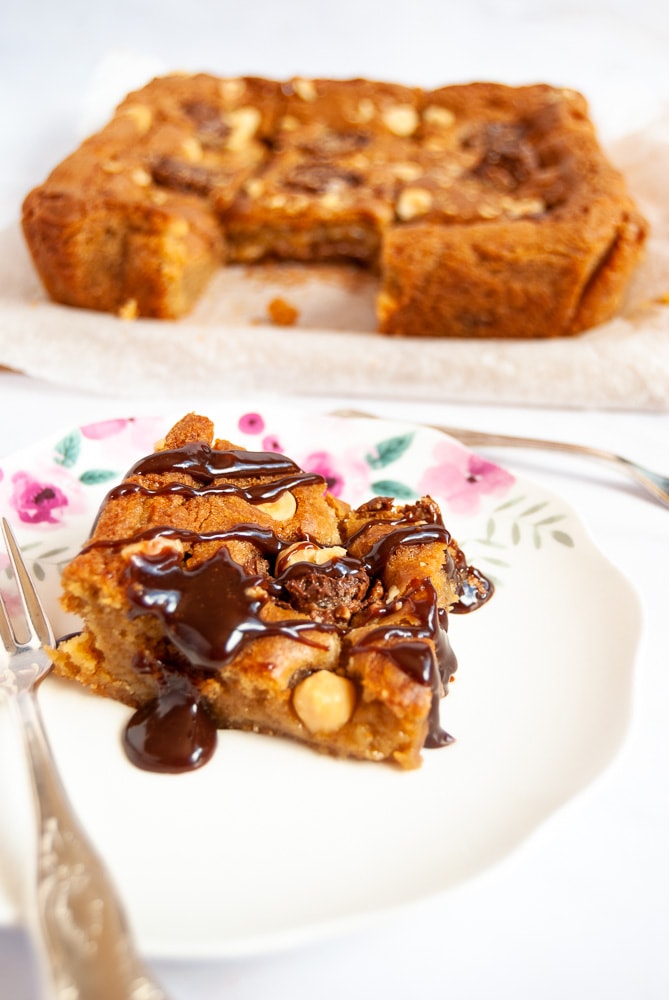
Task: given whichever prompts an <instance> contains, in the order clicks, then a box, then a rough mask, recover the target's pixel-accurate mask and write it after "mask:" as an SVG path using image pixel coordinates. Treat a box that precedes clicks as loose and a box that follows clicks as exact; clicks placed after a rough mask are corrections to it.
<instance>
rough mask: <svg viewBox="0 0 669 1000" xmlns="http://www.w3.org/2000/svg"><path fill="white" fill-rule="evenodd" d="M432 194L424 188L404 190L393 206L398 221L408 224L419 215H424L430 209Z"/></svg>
mask: <svg viewBox="0 0 669 1000" xmlns="http://www.w3.org/2000/svg"><path fill="white" fill-rule="evenodd" d="M432 202H433V198H432V194H431V192H430V191H428V190H426V188H418V187H414V188H410V187H409V188H405V189H404V191H402V192H401V194H400V196H399V198H398V199H397V204H396V205H395V210H396V212H397V217H398V219H401V220H402V222H408V221H409V220H410V219H415V218H417V217H418V216H419V215H425V214H426V213H427V212H429V211H430V209H431V208H432Z"/></svg>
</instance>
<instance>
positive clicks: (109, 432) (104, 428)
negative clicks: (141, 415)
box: [81, 420, 128, 441]
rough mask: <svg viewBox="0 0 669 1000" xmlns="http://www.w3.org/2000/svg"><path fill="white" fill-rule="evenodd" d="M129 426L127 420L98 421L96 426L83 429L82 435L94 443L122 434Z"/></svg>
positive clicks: (92, 425) (86, 425)
mask: <svg viewBox="0 0 669 1000" xmlns="http://www.w3.org/2000/svg"><path fill="white" fill-rule="evenodd" d="M127 424H128V421H127V420H98V421H96V423H94V424H85V425H84V426H83V427H82V428H81V433H82V434H83V435H84V437H85V438H90V440H92V441H101V440H102V439H103V438H108V437H112V436H113V435H114V434H120V433H121V431H122V430H124V429H125V427H126V426H127Z"/></svg>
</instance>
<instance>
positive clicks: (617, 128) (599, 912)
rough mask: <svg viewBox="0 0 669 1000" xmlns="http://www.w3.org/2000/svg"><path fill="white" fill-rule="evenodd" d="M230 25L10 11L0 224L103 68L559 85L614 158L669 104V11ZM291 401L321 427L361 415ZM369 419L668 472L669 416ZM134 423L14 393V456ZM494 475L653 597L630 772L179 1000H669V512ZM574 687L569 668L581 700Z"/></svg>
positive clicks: (172, 981) (2, 408)
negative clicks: (60, 434) (532, 493)
mask: <svg viewBox="0 0 669 1000" xmlns="http://www.w3.org/2000/svg"><path fill="white" fill-rule="evenodd" d="M212 6H213V5H212ZM216 7H217V10H216V11H210V10H209V9H208V7H207V5H206V4H205V3H204V2H201V3H198V2H195V3H190V4H188V5H181V4H179V5H177V4H173V3H170V2H167V0H166V2H163V3H161V4H158V3H156V2H154V0H144V2H141V3H134V4H133V3H130V2H129V0H118V2H116V3H115V4H113V5H112V4H109V5H108V4H97V5H96V4H90V3H78V2H75V0H63V2H62V3H60V4H59V5H48V4H42V3H40V2H39V0H29V2H24V3H23V4H22V5H18V4H15V5H13V9H12V10H11V11H9V10H7V11H5V12H3V15H2V25H3V27H2V32H1V34H0V45H1V46H2V51H0V92H1V93H2V95H3V109H4V111H5V112H6V114H5V115H3V118H4V124H3V128H4V129H5V130H6V131H5V134H4V135H3V140H2V142H3V154H4V155H3V157H2V163H1V165H0V170H1V173H0V224H2V225H4V224H7V223H9V222H11V221H13V219H15V218H16V215H17V211H18V204H19V202H20V199H21V197H22V196H23V195H24V194H25V193H26V192H27V190H28V189H29V187H30V186H31V185H32V184H34V183H36V182H38V181H40V180H41V179H42V178H43V176H44V174H45V172H46V171H47V170H48V168H49V167H50V166H51V165H52V164H53V163H55V162H56V160H57V159H59V158H60V157H61V156H62V155H64V154H65V153H66V152H68V151H69V149H70V148H71V147H72V145H73V144H74V142H75V141H76V140H77V139H78V137H79V133H80V127H81V114H82V111H83V110H85V109H84V107H83V95H84V94H85V93H86V90H87V87H88V86H89V85H90V81H91V76H92V74H93V72H94V71H95V69H96V66H98V65H99V63H100V60H101V59H103V58H104V56H105V55H106V54H107V53H108V52H109V51H110V49H119V48H130V49H132V50H134V51H135V52H140V53H146V54H147V60H146V65H147V67H148V66H149V65H150V59H149V58H148V56H151V57H152V58H155V61H156V66H157V67H160V66H164V67H177V66H181V67H185V68H188V69H195V68H207V69H213V70H217V71H220V72H221V73H231V74H234V73H237V72H258V73H263V74H267V75H272V74H286V75H289V74H292V73H305V74H310V73H313V74H316V73H318V74H320V75H325V74H327V73H330V74H332V75H349V74H350V75H353V74H361V75H367V76H372V77H374V76H376V77H387V78H391V79H406V80H407V81H411V80H413V81H415V82H418V83H423V82H426V83H434V84H438V83H441V82H447V81H449V80H456V79H471V78H474V77H479V78H480V77H484V76H485V77H488V78H493V77H494V78H497V79H504V80H508V81H509V82H520V81H522V80H526V79H540V78H541V79H547V80H549V81H550V82H562V83H567V84H569V85H573V86H577V87H581V88H582V89H584V90H585V91H586V92H587V93H588V94H589V96H590V97H591V100H592V103H593V108H594V111H595V113H596V115H597V116H598V117H599V119H600V121H601V122H602V126H603V130H604V132H607V133H608V134H612V135H614V134H616V133H617V132H618V133H619V132H621V131H623V130H624V129H626V128H628V127H629V125H630V124H632V123H634V122H638V123H642V122H644V121H646V120H651V119H652V117H653V115H654V114H655V113H656V112H657V111H658V109H661V108H662V107H664V106H665V104H666V101H667V98H668V97H669V74H667V72H666V70H665V55H664V53H665V52H666V42H667V41H668V40H669V37H668V36H669V11H667V10H666V9H665V8H664V7H661V6H660V5H659V4H658V5H657V9H655V8H654V5H652V4H649V3H646V4H643V3H631V2H623V0H617V2H609V3H608V4H606V3H601V4H598V3H594V2H591V3H582V4H578V5H577V4H574V5H572V4H570V3H567V2H563V3H559V2H547V3H545V4H543V5H540V4H539V3H537V4H531V3H529V2H527V0H513V2H509V3H507V4H505V5H502V4H500V3H496V2H493V0H488V2H485V0H479V3H478V4H474V3H472V4H470V5H469V7H468V13H467V14H466V15H465V14H464V13H463V12H462V11H461V9H460V7H461V5H454V4H449V3H443V2H442V3H437V2H434V3H433V4H430V3H428V2H427V0H415V2H414V3H413V4H411V5H410V4H401V5H400V4H394V3H392V2H390V0H388V2H387V3H384V4H380V3H379V4H376V3H374V4H371V3H368V4H363V3H357V4H356V3H353V2H349V0H341V2H339V3H337V4H331V3H329V4H322V3H320V2H317V0H315V2H313V3H311V4H307V3H302V2H300V3H294V4H292V5H290V6H289V7H284V6H282V5H275V6H273V5H271V4H270V3H269V2H267V3H262V2H260V0H256V2H254V3H249V4H247V5H241V4H235V5H232V4H228V3H219V4H218V5H216ZM502 7H504V11H502ZM567 28H568V29H569V31H567ZM565 38H569V39H570V43H569V44H563V41H564V39H565ZM138 82H139V81H138ZM7 112H8V113H7ZM668 190H669V189H668ZM0 360H1V359H0ZM180 402H183V404H184V406H185V407H186V408H188V409H192V408H193V407H194V406H197V407H198V408H200V409H202V410H204V411H205V412H206V407H207V396H206V393H205V394H204V395H203V396H202V397H200V398H198V399H197V400H196V401H194V400H192V399H184V400H174V399H172V400H171V401H170V403H171V406H170V408H171V409H172V408H173V407H174V406H177V405H178V404H179V403H180ZM293 402H294V403H295V405H299V406H303V407H304V408H305V409H306V410H320V409H330V408H333V407H335V406H337V405H342V404H343V405H346V404H347V403H349V402H350V401H349V400H345V399H320V400H319V399H314V398H303V399H299V400H293ZM355 402H356V405H359V404H360V400H356V401H355ZM364 403H365V404H366V405H367V406H368V407H371V406H373V407H374V408H375V410H376V411H377V412H379V413H381V414H385V415H388V416H398V415H399V416H403V417H404V416H406V417H410V418H411V419H416V420H426V421H432V422H436V421H442V422H449V423H453V424H456V423H460V424H461V425H463V426H479V427H482V428H494V429H497V430H502V431H504V430H505V431H509V432H519V433H531V434H533V435H535V436H544V437H557V438H563V439H571V440H577V441H583V442H585V443H591V444H596V445H599V446H602V447H607V448H609V449H612V450H615V451H618V452H620V453H622V454H627V455H629V456H632V457H636V458H637V459H638V460H639V461H642V462H646V463H647V464H649V465H650V466H654V467H656V468H657V469H658V470H660V471H665V472H667V471H669V414H668V413H667V412H663V413H655V414H653V413H637V412H634V411H631V412H625V413H622V412H602V411H589V410H588V411H583V410H552V409H533V410H527V409H523V408H520V407H513V406H509V407H504V408H502V407H498V406H495V405H492V404H491V405H488V406H481V405H477V406H466V405H454V404H449V403H448V402H444V403H434V402H430V403H427V402H421V401H418V400H416V401H414V402H411V401H405V402H403V403H399V404H398V403H396V402H393V401H392V400H388V399H376V400H374V399H369V400H365V401H364ZM129 410H132V412H135V413H139V412H155V410H156V402H155V400H154V401H151V402H148V401H142V400H133V401H132V402H131V403H129V401H128V400H127V399H123V400H120V399H113V398H106V397H100V396H93V395H90V394H87V393H86V391H85V389H84V388H77V389H66V388H62V387H56V386H52V385H49V384H47V383H40V382H38V381H36V380H33V379H29V378H26V377H25V376H22V375H18V374H13V373H9V372H0V456H2V455H4V454H7V453H10V452H13V451H15V450H17V449H18V448H20V447H21V446H22V445H25V444H29V443H32V442H34V441H35V440H36V439H38V438H40V437H41V436H42V435H43V433H44V429H45V425H48V427H49V428H50V429H52V428H54V427H57V426H63V427H68V426H69V425H71V424H72V423H73V422H90V421H92V420H94V419H96V418H98V417H103V416H110V415H119V414H127V413H128V412H129ZM494 455H495V457H496V458H497V459H498V460H500V461H502V462H503V463H504V464H506V465H507V466H508V467H510V468H511V469H512V470H516V471H518V472H519V473H521V474H523V475H525V476H527V477H530V478H532V479H533V480H535V481H536V482H537V483H539V484H541V485H544V486H546V487H547V488H549V489H551V490H553V491H554V492H556V493H559V494H560V495H561V496H562V497H563V498H564V499H565V501H566V502H567V503H568V504H569V505H570V506H571V507H572V508H574V509H575V510H576V511H577V512H578V514H579V516H580V518H581V520H582V521H583V523H584V524H585V526H586V528H587V529H588V531H589V532H590V534H591V537H592V538H593V540H594V542H595V544H596V545H597V546H598V548H599V549H600V550H601V552H602V553H604V555H605V556H606V557H607V558H608V559H609V560H610V561H611V562H612V563H613V564H614V565H616V566H618V567H619V568H620V569H621V570H622V572H623V573H624V574H625V575H626V576H627V578H628V579H629V580H630V581H631V583H632V584H633V585H634V587H635V588H636V590H637V592H638V594H639V597H640V599H641V602H642V605H643V610H644V619H645V621H644V633H643V641H642V644H641V647H640V649H639V652H638V657H637V662H636V665H635V692H634V712H633V718H632V722H631V725H630V729H629V733H628V736H627V739H626V741H625V743H624V745H623V747H622V749H621V751H620V752H619V754H618V755H617V757H616V758H615V759H614V761H613V763H612V764H611V765H610V766H609V768H608V769H607V770H606V771H605V773H604V774H602V775H601V776H600V777H599V779H597V780H596V781H595V782H594V783H593V784H591V785H590V786H589V787H588V788H587V789H586V790H585V791H583V792H582V793H580V794H579V795H578V796H577V797H576V798H574V799H572V800H571V801H570V802H569V803H568V804H567V805H566V806H564V807H563V808H562V809H561V810H559V811H558V812H557V813H556V814H554V815H553V816H552V817H551V818H550V819H549V821H547V822H546V823H545V824H543V825H542V826H541V827H540V828H539V829H538V830H537V831H536V832H535V833H534V834H533V836H532V837H531V838H530V839H529V840H528V841H527V842H525V843H524V844H523V845H522V847H521V848H520V849H518V850H517V851H516V852H515V853H514V854H512V855H511V856H510V857H508V858H507V859H506V860H505V861H503V862H502V863H500V864H499V865H497V866H496V867H495V868H493V869H491V870H488V871H486V872H484V873H483V874H481V875H480V876H479V877H478V878H476V879H475V880H474V881H472V882H469V883H467V884H465V885H463V886H461V887H459V888H457V889H455V890H452V891H450V892H449V893H447V894H442V895H440V896H437V897H435V898H433V899H430V900H428V901H425V902H423V903H420V904H417V905H414V906H412V907H410V908H408V909H407V910H405V911H402V912H401V913H399V914H397V913H396V914H393V915H392V916H389V917H388V918H387V919H384V920H382V921H381V922H379V923H378V924H376V925H374V926H372V927H371V928H367V929H365V930H362V931H360V930H358V931H356V932H355V933H351V934H342V935H341V936H339V937H337V938H333V939H330V940H326V941H322V942H320V943H317V944H310V945H309V946H305V947H302V948H295V949H292V950H288V951H285V952H282V953H278V954H273V955H258V956H254V957H249V958H244V959H236V960H226V961H217V960H215V959H212V960H207V961H189V960H187V959H185V958H184V957H183V956H179V955H175V956H174V958H173V959H171V960H170V961H166V960H164V959H163V960H160V961H159V962H156V963H155V966H156V969H157V971H158V973H159V975H160V977H161V979H162V980H163V982H164V984H165V986H166V987H167V989H168V990H169V992H170V995H171V996H172V997H173V998H174V1000H214V998H216V1000H218V998H238V1000H261V998H265V997H268V996H276V997H290V998H293V1000H306V998H311V997H312V996H314V995H317V996H319V997H320V998H322V1000H330V998H335V997H341V996H347V997H350V998H352V1000H358V998H363V997H365V998H367V997H377V996H378V997H384V998H387V1000H392V998H397V1000H400V998H401V1000H406V998H409V997H427V996H436V997H441V996H444V997H446V996H456V997H458V998H460V1000H484V998H485V1000H487V998H489V997H493V996H494V997H495V998H498V1000H505V998H511V997H513V998H514V1000H535V998H541V1000H553V998H556V1000H557V998H558V997H559V998H560V1000H564V997H573V998H576V1000H580V998H585V997H588V998H594V1000H599V998H606V1000H623V998H625V1000H628V998H630V997H633V998H639V1000H664V998H665V997H667V996H668V995H669V949H668V948H667V941H668V940H669V859H668V856H667V845H668V844H669V780H668V773H667V772H668V762H669V726H668V725H667V719H668V717H669V616H668V615H667V610H666V606H667V597H668V596H669V569H668V568H667V567H668V566H669V511H667V510H666V509H663V508H661V507H660V506H659V505H657V504H654V503H653V502H651V501H649V500H647V499H645V498H644V497H643V496H642V495H641V494H640V493H639V491H638V490H636V488H635V487H634V486H632V485H631V484H629V483H628V482H627V481H625V480H623V479H622V478H619V477H617V476H616V475H613V474H611V473H609V472H608V471H607V470H606V469H605V467H603V466H600V465H598V464H588V463H585V462H582V461H580V460H575V459H566V458H563V457H558V456H542V455H540V454H538V453H529V452H523V453H515V454H514V453H511V452H506V453H504V454H502V453H501V452H495V453H494ZM611 615H612V620H613V618H614V616H615V609H611ZM568 670H569V665H568V664H565V675H566V677H567V678H568ZM565 738H568V734H565ZM0 808H1V804H0ZM444 849H445V850H448V843H447V839H446V840H445V845H444ZM150 957H151V956H149V958H150ZM0 996H2V997H3V998H4V997H7V998H8V1000H10V998H11V1000H37V998H38V996H39V993H38V987H37V985H36V980H35V976H34V969H33V964H32V959H31V954H30V949H29V946H28V943H27V941H26V939H25V937H24V935H23V934H22V932H21V931H20V930H19V929H17V928H0ZM119 1000H120V998H119Z"/></svg>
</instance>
